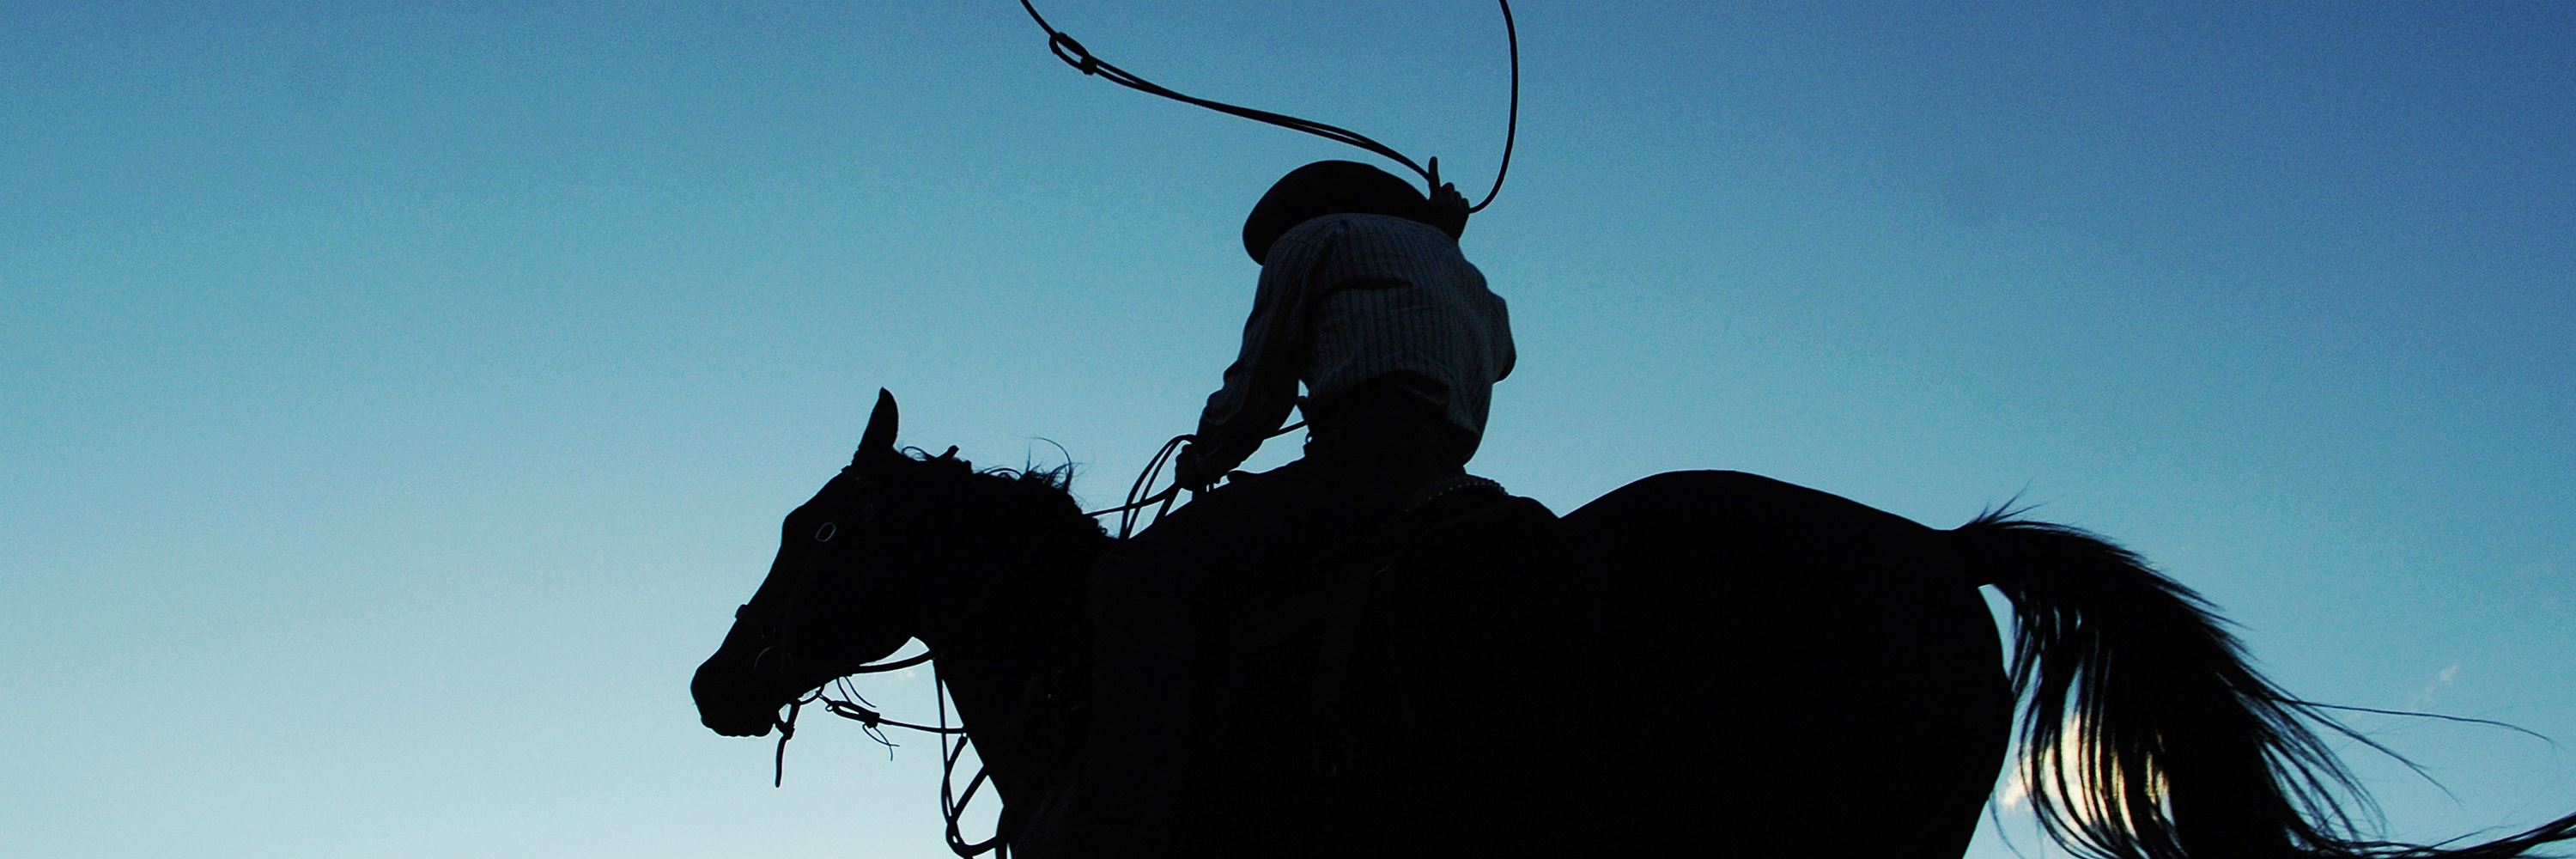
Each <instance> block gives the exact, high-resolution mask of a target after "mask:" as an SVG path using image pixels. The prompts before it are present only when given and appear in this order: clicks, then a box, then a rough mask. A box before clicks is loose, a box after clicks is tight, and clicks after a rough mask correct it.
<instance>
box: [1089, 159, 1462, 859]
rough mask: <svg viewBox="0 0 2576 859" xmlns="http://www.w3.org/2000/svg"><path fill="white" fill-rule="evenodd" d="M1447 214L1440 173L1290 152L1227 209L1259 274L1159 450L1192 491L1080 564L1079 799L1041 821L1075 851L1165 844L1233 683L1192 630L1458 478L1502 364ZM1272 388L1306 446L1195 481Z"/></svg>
mask: <svg viewBox="0 0 2576 859" xmlns="http://www.w3.org/2000/svg"><path fill="white" fill-rule="evenodd" d="M1466 224H1467V206H1466V201H1465V200H1464V199H1461V198H1459V197H1458V195H1457V192H1456V191H1455V190H1454V189H1453V188H1450V187H1449V186H1446V185H1444V186H1442V187H1441V188H1440V189H1439V190H1438V191H1437V192H1435V197H1434V199H1431V200H1426V199H1424V197H1423V195H1422V194H1421V193H1419V192H1416V191H1415V190H1413V187H1412V186H1411V185H1410V184H1408V183H1406V182H1405V181H1403V180H1401V179H1397V178H1396V177H1394V176H1393V175H1390V174H1388V173H1386V172H1384V171H1381V170H1378V169H1377V168H1374V167H1370V166H1367V165H1363V164H1358V163H1354V162H1349V161H1321V162H1316V163H1313V164H1308V165H1306V166H1304V167H1300V168H1297V169H1296V170H1294V171H1291V172H1290V173H1289V174H1288V175H1287V176H1286V177H1284V178H1281V179H1280V180H1279V182H1278V183H1277V184H1276V185H1273V186H1272V187H1271V189H1270V191H1269V193H1267V194H1265V195H1263V196H1262V198H1261V202H1260V203H1259V204H1258V205H1256V206H1254V207H1253V210H1252V214H1251V216H1250V217H1249V218H1247V219H1246V220H1245V221H1244V225H1243V248H1244V250H1245V252H1247V253H1249V254H1251V256H1252V259H1253V260H1254V261H1255V262H1258V263H1260V264H1261V279H1260V283H1259V286H1258V288H1257V290H1256V292H1255V294H1254V296H1253V306H1252V316H1251V319H1250V320H1249V321H1248V322H1247V323H1245V325H1244V332H1243V351H1242V354H1241V356H1240V357H1238V358H1237V359H1236V360H1235V362H1234V365H1233V366H1231V367H1228V368H1227V369H1226V371H1225V384H1224V387H1223V388H1221V389H1219V390H1218V391H1217V392H1216V393H1215V395H1213V396H1210V397H1209V398H1208V404H1207V409H1206V411H1205V412H1204V413H1203V414H1202V415H1201V417H1200V419H1199V427H1198V432H1197V434H1196V436H1195V438H1194V439H1193V441H1192V443H1191V444H1190V445H1189V446H1187V447H1185V448H1183V449H1182V450H1181V452H1180V456H1179V460H1178V464H1177V474H1176V479H1177V480H1178V482H1179V483H1180V485H1181V486H1183V487H1186V488H1189V489H1192V490H1194V491H1200V492H1203V494H1201V495H1199V496H1197V497H1196V499H1195V500H1194V501H1193V502H1192V503H1190V504H1189V505H1187V506H1184V507H1182V508H1180V509H1179V510H1176V511H1174V512H1173V513H1172V514H1171V515H1170V516H1168V517H1166V518H1164V519H1163V520H1162V521H1160V522H1159V523H1157V524H1156V525H1154V526H1153V527H1152V528H1150V529H1148V530H1146V531H1145V532H1144V533H1143V534H1141V535H1139V536H1137V537H1136V538H1134V539H1132V540H1129V541H1126V542H1125V543H1124V544H1122V545H1120V546H1118V547H1117V548H1115V549H1113V550H1112V551H1111V553H1110V554H1109V555H1108V556H1107V557H1105V558H1104V559H1102V561H1101V562H1100V563H1099V564H1098V566H1097V567H1096V568H1095V569H1094V572H1093V574H1092V576H1093V577H1092V591H1091V611H1092V616H1093V623H1092V629H1093V630H1094V634H1095V637H1096V638H1095V644H1094V660H1093V662H1092V665H1093V669H1094V674H1095V684H1096V685H1095V694H1094V695H1093V697H1092V701H1093V705H1092V716H1091V720H1090V725H1091V728H1090V732H1091V734H1090V742H1089V744H1088V746H1089V754H1088V763H1087V771H1086V777H1085V778H1084V779H1083V781H1082V787H1081V789H1080V790H1081V793H1080V794H1078V795H1077V798H1076V799H1075V800H1074V802H1075V803H1076V805H1075V809H1076V810H1073V811H1071V812H1068V814H1069V815H1071V816H1074V817H1075V818H1077V819H1075V820H1072V821H1062V822H1060V823H1059V825H1061V824H1062V823H1070V824H1071V825H1072V827H1073V829H1072V830H1071V831H1070V832H1067V833H1065V834H1067V835H1069V836H1071V837H1073V838H1074V839H1076V840H1077V841H1078V842H1080V843H1081V844H1082V847H1081V848H1080V852H1082V853H1086V854H1096V855H1108V854H1110V853H1116V854H1119V855H1169V854H1173V853H1177V852H1179V851H1180V850H1181V849H1182V848H1183V847H1184V846H1185V845H1182V844H1178V843H1175V842H1174V840H1173V839H1174V837H1175V835H1174V833H1176V832H1177V831H1179V829H1180V827H1181V826H1182V825H1183V824H1185V823H1186V822H1187V820H1188V816H1189V815H1190V814H1191V811H1190V809H1189V808H1188V802H1189V798H1188V794H1187V792H1188V791H1189V790H1190V785H1191V784H1192V782H1193V779H1194V778H1195V777H1196V776H1197V775H1198V773H1199V771H1200V770H1199V768H1200V767H1201V766H1203V765H1205V764H1206V763H1207V758H1208V755H1209V752H1210V751H1211V749H1212V748H1213V746H1214V745H1215V744H1216V743H1217V742H1218V741H1219V740H1220V739H1221V738H1220V737H1219V736H1217V735H1216V730H1215V728H1214V727H1213V726H1214V724H1215V723H1216V722H1217V721H1218V720H1216V719H1215V718H1213V715H1214V714H1213V713H1212V712H1211V710H1212V708H1213V706H1214V705H1216V704H1217V703H1219V702H1221V701H1223V700H1225V698H1226V697H1227V696H1229V695H1230V694H1232V692H1233V691H1234V689H1233V688H1232V685H1233V684H1234V683H1236V682H1237V680H1236V677H1235V675H1236V672H1235V671H1233V670H1232V669H1233V668H1234V666H1233V665H1232V664H1231V663H1230V659H1229V657H1230V654H1228V653H1225V652H1222V648H1219V647H1215V646H1213V645H1211V644H1210V642H1215V641H1221V640H1223V639H1224V638H1225V636H1224V632H1225V629H1224V627H1225V626H1226V625H1227V624H1228V623H1229V620H1230V619H1234V618H1239V617H1241V616H1243V614H1244V612H1246V611H1248V610H1251V609H1253V608H1254V607H1256V606H1257V605H1259V603H1260V600H1261V597H1262V594H1263V592H1264V591H1265V589H1267V588H1269V587H1270V586H1271V585H1272V584H1273V583H1275V582H1280V581H1288V580H1292V577H1296V576H1299V575H1300V574H1301V573H1305V572H1308V571H1310V570H1312V569H1314V568H1316V567H1318V566H1319V565H1323V564H1326V563H1329V562H1330V561H1331V560H1332V559H1333V557H1334V556H1335V555H1336V553H1337V552H1340V551H1342V550H1345V549H1347V548H1348V546H1349V545H1350V544H1351V543H1352V542H1353V541H1355V540H1356V539H1358V538H1361V537H1365V536H1368V535H1371V534H1373V533H1375V532H1376V531H1378V530H1380V529H1383V528H1384V527H1386V526H1387V525H1388V524H1389V523H1391V522H1392V521H1394V520H1395V519H1396V517H1397V515H1398V514H1399V513H1400V512H1402V511H1403V510H1405V509H1406V507H1407V506H1408V501H1409V500H1411V499H1414V498H1416V497H1417V496H1419V495H1423V494H1427V493H1429V492H1433V491H1437V490H1438V489H1439V488H1441V487H1442V486H1445V485H1452V483H1451V482H1453V481H1460V480H1464V479H1466V478H1465V477H1464V475H1465V466H1466V463H1467V460H1468V458H1469V457H1471V456H1473V455H1474V454H1475V452H1476V446H1477V444H1478V442H1479V441H1480V440H1481V439H1482V437H1483V435H1484V430H1485V416H1486V413H1487V410H1488V407H1489V405H1490V403H1491V402H1492V394H1493V385H1494V383H1495V382H1496V381H1498V380H1500V379H1502V378H1503V377H1504V376H1506V375H1509V374H1510V373H1511V370H1512V363H1513V350H1512V335H1511V323H1510V321H1509V319H1508V315H1507V314H1506V312H1505V309H1504V304H1503V300H1502V298H1500V297H1498V296H1496V295H1494V294H1493V293H1492V292H1491V291H1489V290H1487V289H1486V287H1485V278H1484V276H1483V275H1482V274H1481V273H1479V272H1478V271H1477V270H1476V267H1475V266H1474V265H1472V264H1470V263H1468V262H1467V259H1466V257H1465V256H1463V255H1461V254H1460V252H1459V249H1458V236H1459V235H1460V233H1462V232H1463V231H1464V230H1465V229H1466ZM1300 383H1303V384H1304V385H1305V388H1306V391H1307V397H1306V398H1305V399H1304V400H1303V402H1302V403H1300V401H1299V400H1298V399H1297V396H1296V394H1297V387H1298V385H1299V384H1300ZM1291 406H1298V407H1300V408H1301V409H1302V410H1303V411H1304V412H1305V415H1306V418H1307V422H1308V423H1307V442H1306V448H1305V456H1304V457H1303V458H1301V459H1299V460H1297V461H1295V462H1292V463H1289V464H1288V465H1285V466H1282V467H1280V468H1277V469H1273V470H1270V471H1266V472H1262V473H1259V474H1244V473H1241V472H1236V473H1234V474H1233V475H1231V479H1229V480H1226V481H1225V483H1224V485H1222V486H1218V487H1216V488H1214V489H1209V487H1210V486H1212V485H1214V484H1216V483H1217V481H1218V479H1219V476H1220V475H1223V474H1225V473H1226V472H1227V471H1228V470H1229V469H1231V468H1233V467H1234V466H1236V465H1238V464H1241V463H1242V462H1243V461H1244V459H1245V458H1246V457H1249V456H1250V455H1252V453H1253V451H1254V450H1255V449H1256V448H1258V447H1260V445H1261V442H1262V440H1263V439H1265V438H1267V437H1268V436H1270V435H1271V434H1272V433H1273V432H1274V431H1276V430H1277V429H1278V428H1279V427H1280V426H1281V424H1282V423H1283V422H1284V421H1285V420H1286V418H1287V415H1288V411H1289V409H1290V407H1291Z"/></svg>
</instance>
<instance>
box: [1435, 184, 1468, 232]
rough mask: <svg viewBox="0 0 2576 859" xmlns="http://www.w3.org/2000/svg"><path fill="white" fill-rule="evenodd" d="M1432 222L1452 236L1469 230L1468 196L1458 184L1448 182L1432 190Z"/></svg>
mask: <svg viewBox="0 0 2576 859" xmlns="http://www.w3.org/2000/svg"><path fill="white" fill-rule="evenodd" d="M1429 217H1430V218H1431V220H1430V222H1429V223H1430V224H1431V225H1432V226H1435V227H1439V228H1440V229H1441V231H1443V232H1446V233H1448V234H1450V235H1452V236H1458V235H1464V234H1465V233H1466V232H1467V198H1466V196H1465V195H1462V194H1459V193H1458V186H1457V185H1455V184H1452V183H1448V182H1442V183H1440V187H1439V188H1437V189H1434V190H1433V191H1432V192H1431V212H1430V215H1429Z"/></svg>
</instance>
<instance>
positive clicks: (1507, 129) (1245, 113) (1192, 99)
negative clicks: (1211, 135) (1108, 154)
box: [1020, 0, 1521, 214]
mask: <svg viewBox="0 0 2576 859" xmlns="http://www.w3.org/2000/svg"><path fill="white" fill-rule="evenodd" d="M1496 2H1498V3H1500V4H1501V5H1502V7H1503V37H1504V39H1505V40H1506V41H1507V42H1508V43H1509V45H1510V49H1511V58H1512V101H1511V118H1510V119H1509V120H1508V122H1507V123H1506V125H1505V126H1504V131H1503V162H1502V166H1501V167H1498V168H1496V169H1495V170H1494V187H1493V189H1492V190H1489V191H1486V192H1485V200H1484V202H1481V203H1477V204H1475V205H1473V206H1469V207H1467V212H1468V214H1474V213H1477V212H1481V211H1484V210H1485V207H1486V206H1489V205H1492V204H1493V202H1494V197H1495V196H1497V195H1500V194H1501V193H1502V192H1503V176H1504V174H1507V173H1509V172H1511V169H1512V145H1513V144H1514V143H1515V142H1517V141H1518V139H1519V137H1520V127H1521V39H1520V29H1519V27H1518V26H1516V25H1515V24H1513V23H1512V4H1511V0H1496ZM1020 8H1022V9H1026V10H1028V13H1029V19H1030V20H1032V21H1036V22H1037V24H1038V29H1040V30H1044V31H1046V34H1047V51H1048V52H1049V53H1052V54H1055V56H1056V59H1059V60H1063V61H1064V64H1065V65H1068V66H1072V67H1073V69H1074V70H1075V71H1078V72H1081V73H1083V74H1084V75H1088V76H1092V77H1097V78H1100V79H1102V80H1106V81H1108V82H1110V83H1114V84H1117V85H1119V86H1123V87H1126V88H1128V89H1132V90H1135V91H1137V92H1141V93H1145V94H1147V95H1157V96H1162V97H1164V98H1168V99H1171V100H1173V101H1177V102H1182V103H1184V104H1193V105H1197V106H1199V107H1204V108H1207V109H1209V110H1213V111H1216V112H1218V113H1223V114H1228V115H1231V116H1239V117H1243V118H1245V119H1249V120H1253V121H1255V122H1266V123H1269V124H1271V125H1276V126H1279V127H1281V128H1285V129H1288V130H1290V131H1302V132H1305V133H1307V134H1312V135H1315V136H1317V137H1321V138H1324V139H1326V140H1331V141H1335V142H1339V143H1346V144H1349V145H1351V146H1356V147H1359V148H1361V149H1365V150H1368V151H1370V152H1373V153H1376V154H1378V155H1381V156H1385V157H1386V158H1387V159H1388V160H1390V161H1394V162H1395V163H1397V164H1402V165H1404V167H1405V169H1407V170H1411V171H1413V172H1414V174H1415V175H1418V176H1421V177H1422V180H1423V181H1424V182H1425V183H1427V184H1428V186H1429V191H1430V193H1431V194H1434V195H1436V194H1438V193H1439V191H1440V187H1441V183H1440V159H1438V158H1433V159H1431V166H1430V167H1429V168H1427V169H1426V168H1424V167H1423V166H1422V165H1420V164H1416V163H1414V161H1413V159H1411V158H1407V157H1405V156H1404V153H1402V152H1397V151H1395V148H1394V147H1391V146H1388V145H1386V144H1383V143H1379V142H1377V141H1376V140H1374V139H1371V138H1370V137H1369V136H1368V135H1365V134H1361V133H1359V132H1356V131H1352V130H1350V129H1347V128H1343V127H1341V126H1338V125H1327V124H1325V123H1321V122H1316V121H1314V120H1311V119H1306V118H1303V117H1296V116H1290V115H1287V114H1284V113H1272V112H1270V111H1266V110H1259V109H1255V108H1249V107H1244V106H1241V105H1235V104H1227V103H1225V102H1221V101H1217V100H1214V99H1205V98H1199V97H1197V96H1193V95H1187V94H1184V93H1182V92H1180V91H1177V90H1174V89H1172V88H1170V87H1166V86H1163V85H1161V84H1157V83H1155V82H1153V81H1149V80H1146V79H1145V78H1143V77H1142V76H1139V75H1137V74H1135V73H1134V72H1130V71H1127V70H1126V69H1122V68H1119V67H1118V66H1116V65H1114V64H1111V63H1110V62H1108V61H1107V60H1103V59H1101V58H1100V57H1099V56H1098V55H1095V54H1093V53H1092V52H1091V49H1089V48H1085V47H1083V46H1082V43H1081V42H1080V41H1077V40H1075V39H1074V38H1073V37H1072V36H1069V35H1066V34H1065V33H1064V31H1062V30H1058V29H1056V28H1055V26H1054V25H1052V24H1049V23H1047V19H1046V16H1044V15H1040V14H1038V7H1037V6H1036V4H1034V3H1032V2H1031V0H1020Z"/></svg>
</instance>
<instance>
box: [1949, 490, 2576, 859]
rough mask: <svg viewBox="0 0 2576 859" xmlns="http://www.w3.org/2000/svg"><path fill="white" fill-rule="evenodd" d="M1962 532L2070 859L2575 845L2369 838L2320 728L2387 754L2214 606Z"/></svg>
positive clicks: (1976, 529) (2027, 761) (2130, 576)
mask: <svg viewBox="0 0 2576 859" xmlns="http://www.w3.org/2000/svg"><path fill="white" fill-rule="evenodd" d="M1949 533H1950V534H1951V535H1953V537H1954V538H1955V539H1957V540H1959V541H1961V542H1962V544H1963V545H1964V547H1965V548H1966V550H1967V552H1968V555H1967V557H1968V558H1970V559H1971V561H1970V567H1971V571H1972V572H1974V573H1975V574H1976V575H1977V576H1978V577H1979V578H1981V579H1982V581H1983V583H1990V584H1993V585H1994V586H1995V587H1996V588H1997V589H1998V590H2000V591H2002V592H2003V595H2004V596H2005V598H2007V599H2009V600H2010V601H2011V602H2012V606H2013V617H2014V625H2013V626H2014V631H2013V644H2014V648H2013V657H2012V668H2011V681H2012V690H2013V695H2014V697H2015V700H2017V701H2021V702H2024V703H2023V705H2022V706H2023V713H2022V723H2021V727H2020V738H2021V742H2022V749H2023V752H2022V760H2021V763H2020V772H2019V774H2018V775H2019V777H2020V779H2021V781H2022V786H2023V788H2024V789H2025V791H2026V795H2027V797H2028V799H2029V801H2030V803H2031V807H2032V810H2033V811H2035V812H2036V813H2037V815H2038V817H2039V820H2040V825H2041V826H2042V828H2043V829H2044V830H2045V831H2046V832H2047V833H2048V836H2049V837H2050V838H2051V839H2052V840H2054V841H2056V842H2057V843H2058V844H2059V845H2060V846H2062V847H2064V848H2066V849H2067V850H2068V851H2070V852H2073V853H2075V854H2077V855H2082V856H2091V857H2102V858H2103V859H2113V857H2116V859H2141V857H2143V858H2144V859H2184V857H2203V859H2208V857H2251V859H2289V857H2347V859H2446V858H2447V859H2488V857H2506V856H2520V855H2524V854H2525V853H2527V852H2528V851H2530V850H2531V849H2533V848H2535V847H2538V846H2540V845H2542V844H2546V843H2549V842H2553V841H2561V840H2566V839H2570V838H2576V815H2570V816H2568V817H2564V818H2560V819H2558V820H2555V821H2552V822H2550V823H2548V824H2546V825H2543V826H2540V827H2537V828H2534V829H2531V830H2528V831H2525V832H2522V833H2519V834H2516V835H2513V836H2511V837H2507V838H2500V839H2497V840H2494V841H2489V842H2485V843H2480V844H2472V845H2465V846H2452V847H2448V848H2446V849H2445V848H2437V847H2430V846H2419V845H2411V844H2400V843H2394V842H2389V841H2382V840H2377V839H2373V838H2368V837H2365V836H2364V835H2363V834H2362V832H2361V830H2360V828H2359V827H2358V826H2356V825H2355V822H2354V821H2355V817H2356V816H2357V815H2356V811H2358V816H2361V817H2365V818H2368V817H2375V812H2376V808H2375V807H2373V806H2372V804H2371V801H2370V798H2369V796H2368V795H2367V794H2366V793H2365V792H2363V791H2362V789H2361V787H2360V785H2359V784H2357V783H2356V782H2355V781H2354V779H2353V776H2352V773H2351V771H2350V770H2347V769H2345V768H2344V765H2343V763H2342V762H2341V761H2339V760H2337V759H2336V757H2335V755H2334V752H2333V750H2332V749H2331V748H2329V747H2328V746H2327V745H2326V743H2325V741H2324V740H2323V739H2322V738H2321V737H2320V736H2319V734H2318V731H2317V729H2318V728H2323V729H2326V730H2329V731H2332V732H2334V733H2339V734H2342V735H2344V736H2347V737H2351V738H2353V739H2355V740H2358V741H2360V742H2361V743H2362V744H2364V745H2367V746H2370V747H2371V748H2374V749H2378V750H2380V751H2382V752H2387V751H2388V750H2387V749H2385V748H2383V747H2381V746H2380V745H2379V744H2378V743H2376V742H2373V741H2371V740H2370V739H2369V738H2367V737H2363V736H2361V735H2360V734H2357V733H2355V732H2354V731H2353V730H2352V729H2350V728H2347V727H2345V726H2343V725H2342V724H2341V723H2339V722H2337V721H2335V720H2334V719H2333V718H2332V717H2330V716H2328V715H2326V714H2325V713H2324V712H2323V711H2322V710H2321V709H2320V708H2319V707H2318V705H2315V704H2311V703H2308V702H2305V701H2301V700H2299V699H2297V698H2293V697H2290V696H2289V695H2288V694H2286V693H2284V692H2282V691H2281V689H2280V688H2279V687H2277V686H2274V685H2273V684H2272V681H2270V680H2268V679H2265V678H2264V677H2263V675H2262V674H2260V673H2258V672H2256V671H2255V670H2254V669H2253V668H2252V667H2251V666H2250V665H2248V664H2247V660H2246V658H2245V653H2244V648H2243V645H2241V644H2239V643H2238V642H2237V640H2236V637H2235V636H2234V635H2231V634H2230V633H2229V632H2228V631H2227V629H2226V622H2225V621H2223V620H2221V619H2220V618H2219V617H2218V616H2217V614H2216V613H2215V612H2214V611H2213V610H2212V607H2211V606H2210V604H2209V602H2208V601H2207V600H2205V599H2203V598H2202V597H2201V596H2200V595H2199V594H2196V593H2193V592H2192V591H2191V589H2189V588H2185V587H2183V586H2182V585H2180V584H2177V583H2175V582H2174V581H2173V580H2172V579H2168V578H2165V577H2164V576H2163V575H2160V574H2158V573H2156V572H2155V571H2154V570H2152V569H2150V568H2148V566H2147V565H2146V562H2145V561H2144V560H2142V559H2140V558H2139V557H2138V556H2137V555H2135V554H2132V553H2130V552H2129V551H2128V550H2126V549H2122V548H2120V547H2119V546H2116V545H2113V544H2111V543H2110V542H2109V541H2106V540H2104V539H2102V538H2100V537H2096V536H2094V535H2092V534H2090V533H2086V532H2084V531H2082V530H2078V529H2075V528H2069V527H2065V526H2062V525H2051V524H2047V523H2042V522H2030V521H2024V520H2017V519H2014V518H2012V516H2011V514H2010V513H2009V512H1995V513H1989V514H1986V515H1984V516H1980V517H1978V518H1977V519H1976V521H1973V522H1970V523H1968V524H1966V525H1963V526H1960V527H1959V528H1958V529H1957V530H1955V531H1952V532H1949ZM2390 754H2391V755H2392V756H2394V753H2393V752H2391V753H2390ZM2400 760H2403V759H2402V758H2400ZM2444 843H2445V844H2446V845H2447V844H2452V843H2453V842H2444Z"/></svg>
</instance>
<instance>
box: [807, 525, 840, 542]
mask: <svg viewBox="0 0 2576 859" xmlns="http://www.w3.org/2000/svg"><path fill="white" fill-rule="evenodd" d="M840 532H841V529H839V528H836V527H833V525H832V523H830V522H825V523H823V527H820V528H816V529H814V542H817V543H829V542H832V535H834V534H838V533H840Z"/></svg>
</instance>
